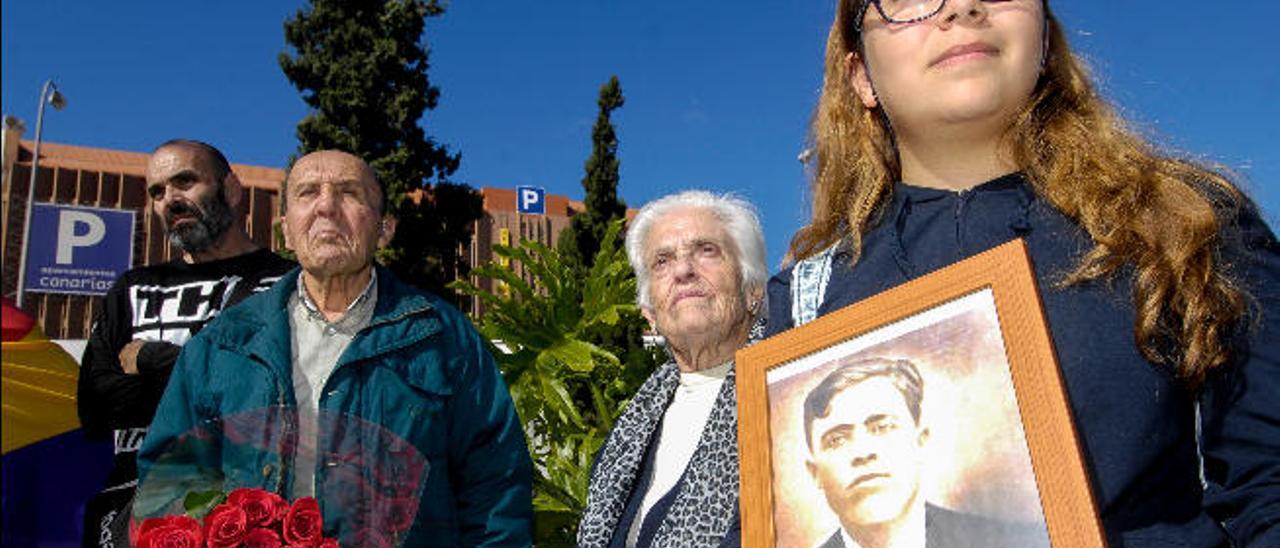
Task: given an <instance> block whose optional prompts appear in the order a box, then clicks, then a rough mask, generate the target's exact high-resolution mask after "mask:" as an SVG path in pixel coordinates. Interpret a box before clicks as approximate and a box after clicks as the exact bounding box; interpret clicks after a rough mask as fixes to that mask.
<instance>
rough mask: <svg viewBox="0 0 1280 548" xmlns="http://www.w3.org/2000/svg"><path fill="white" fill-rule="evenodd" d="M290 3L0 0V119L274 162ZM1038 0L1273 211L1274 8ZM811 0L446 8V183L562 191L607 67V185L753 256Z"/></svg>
mask: <svg viewBox="0 0 1280 548" xmlns="http://www.w3.org/2000/svg"><path fill="white" fill-rule="evenodd" d="M301 5H302V3H301V2H296V1H265V2H264V1H244V0H234V1H233V0H226V1H218V2H214V1H210V0H204V1H193V0H170V1H166V2H160V1H155V0H135V1H129V2H95V1H88V0H77V1H72V0H45V1H36V0H11V1H6V2H4V3H3V4H2V6H0V9H2V10H3V14H2V17H3V18H2V19H0V24H2V28H0V40H2V42H0V44H2V49H3V60H2V61H3V62H2V64H0V70H2V71H3V77H2V78H0V81H2V84H3V94H2V95H0V99H2V104H0V106H2V108H3V112H4V113H5V114H12V115H16V116H18V117H20V118H22V119H23V120H25V121H26V122H27V127H28V131H27V134H26V138H31V136H32V132H33V131H34V126H35V110H36V100H37V97H38V94H39V89H40V85H41V83H42V82H43V81H44V80H45V79H46V78H53V79H55V80H56V82H57V83H58V86H59V87H60V88H61V89H62V91H63V92H64V93H65V94H66V96H67V99H68V106H67V108H66V109H65V110H62V111H56V112H55V111H46V116H45V128H44V138H45V139H46V140H48V141H53V142H60V143H68V144H76V145H85V146H94V147H106V148H116V149H124V150H134V151H147V150H149V149H150V148H151V147H152V146H154V145H155V144H157V143H159V142H162V141H164V140H166V139H169V138H172V137H178V136H183V137H193V138H198V139H203V140H207V141H209V142H212V143H214V144H216V145H218V146H219V147H221V148H222V149H223V151H224V152H226V153H227V155H228V156H229V157H230V158H231V160H232V161H234V162H242V163H250V164H259V165H268V166H282V165H283V164H284V163H285V161H286V160H287V158H288V156H289V155H290V153H292V152H293V151H294V150H295V148H296V146H297V142H296V139H295V137H294V126H295V124H296V123H297V122H298V121H299V120H300V119H301V118H302V117H303V116H304V115H305V114H306V106H305V105H304V104H303V103H302V100H301V99H300V96H299V94H298V92H297V91H296V90H295V89H294V88H293V87H292V86H291V85H290V84H289V82H288V81H287V80H286V79H285V78H284V75H283V74H282V73H281V72H280V69H279V66H278V64H277V62H276V57H277V55H278V54H279V53H280V52H281V51H284V49H285V44H284V37H283V31H282V23H283V21H284V19H285V17H287V16H288V15H290V14H291V13H293V12H294V11H296V10H297V9H298V8H299V7H301ZM1241 5H1243V6H1246V7H1247V9H1250V10H1253V11H1252V12H1250V13H1246V14H1241V15H1236V16H1232V15H1231V14H1215V13H1211V12H1210V11H1209V10H1210V8H1211V7H1212V6H1213V4H1211V3H1204V2H1191V1H1187V0H1172V1H1165V2H1127V1H1126V2H1094V1H1089V2H1083V1H1073V2H1063V1H1059V2H1056V3H1055V4H1054V6H1055V11H1056V13H1057V14H1058V16H1059V17H1060V18H1061V19H1062V20H1063V21H1064V22H1065V24H1066V26H1067V28H1068V30H1069V32H1070V39H1071V41H1072V43H1073V45H1074V46H1075V47H1076V49H1077V50H1078V51H1079V52H1081V53H1082V54H1083V55H1084V56H1085V57H1086V58H1087V59H1088V60H1089V62H1090V63H1091V65H1092V66H1093V68H1094V70H1095V74H1096V76H1097V79H1098V81H1099V83H1100V86H1101V88H1102V90H1103V92H1104V93H1105V94H1106V96H1108V97H1109V98H1111V99H1112V100H1113V101H1114V102H1115V103H1116V104H1117V105H1118V106H1119V107H1120V109H1121V111H1122V112H1124V113H1125V114H1126V115H1128V116H1129V117H1130V118H1131V119H1132V120H1133V121H1134V122H1135V123H1136V125H1137V127H1138V128H1140V130H1141V131H1143V132H1144V133H1146V134H1147V135H1150V136H1152V137H1153V138H1154V139H1155V140H1157V142H1159V143H1161V144H1163V145H1166V146H1169V147H1171V148H1173V149H1176V150H1183V151H1188V152H1190V153H1192V154H1194V155H1196V157H1198V158H1201V159H1204V160H1209V161H1215V162H1220V163H1222V164H1225V165H1227V166H1229V167H1231V168H1234V169H1236V170H1237V171H1238V172H1239V173H1240V174H1242V175H1243V176H1244V177H1245V181H1244V185H1245V187H1246V189H1247V190H1248V191H1249V192H1250V193H1251V194H1252V195H1253V196H1254V197H1255V199H1257V200H1258V201H1259V202H1260V203H1261V204H1262V207H1263V210H1264V213H1265V215H1266V216H1267V218H1268V220H1269V221H1271V224H1272V226H1277V222H1276V221H1277V219H1280V191H1277V190H1276V186H1275V185H1276V184H1277V183H1278V182H1280V154H1277V152H1280V146H1278V143H1280V129H1277V127H1278V126H1280V100H1278V99H1280V63H1277V62H1276V60H1275V52H1276V51H1280V48H1278V47H1277V46H1276V45H1275V42H1274V40H1273V39H1270V38H1271V37H1273V36H1274V34H1275V30H1274V22H1275V21H1277V20H1280V4H1276V3H1273V2H1246V3H1243V4H1241ZM833 6H834V3H833V2H832V1H831V0H772V1H759V2H725V1H721V0H699V1H689V0H675V1H673V0H653V1H648V2H636V1H632V2H622V1H616V0H557V1H555V2H527V1H515V0H488V1H456V2H451V3H450V4H449V5H448V10H447V11H446V13H445V14H444V16H442V17H439V18H434V19H431V20H429V21H428V26H427V40H428V42H429V43H430V46H431V48H432V53H431V64H432V66H431V70H430V73H429V74H430V77H431V80H432V82H433V83H434V84H435V85H437V86H439V87H440V89H441V92H442V95H441V101H440V105H439V107H438V108H437V109H436V110H434V111H430V112H428V113H427V115H426V117H425V118H424V120H423V125H424V127H425V128H426V129H427V132H428V134H429V135H431V136H433V137H434V138H435V139H436V140H437V141H438V142H441V143H444V144H446V145H448V146H449V147H450V148H452V149H454V150H458V151H461V152H462V167H461V168H460V169H459V171H458V172H457V173H456V174H455V176H454V179H455V180H457V181H459V182H464V183H468V184H471V185H473V186H476V187H480V186H498V187H514V186H515V185H524V184H532V185H537V186H543V187H546V188H547V190H548V191H549V192H552V193H557V194H565V195H569V196H571V197H575V198H580V197H581V195H582V189H581V186H580V180H581V178H582V174H583V168H582V165H583V162H584V161H585V159H586V157H587V154H588V153H589V151H590V129H591V124H592V122H593V121H594V119H595V114H596V105H595V99H596V94H597V92H598V89H599V86H600V85H601V84H602V83H604V82H605V81H606V80H607V79H608V78H609V76H610V75H612V74H617V75H618V76H619V78H620V79H621V82H622V88H623V93H624V94H625V96H626V100H627V102H626V106H624V107H623V108H622V109H621V110H619V111H618V112H617V113H616V114H615V117H614V120H615V123H616V125H617V129H618V135H619V139H620V141H621V145H620V156H621V160H622V183H621V186H620V188H619V191H620V193H621V196H622V197H623V198H624V199H625V200H626V201H627V203H628V205H631V206H634V207H638V206H640V205H642V204H644V203H645V202H646V201H648V200H650V199H653V198H655V197H658V196H661V195H663V194H667V193H670V192H673V191H676V190H680V189H684V188H692V187H698V188H707V189H712V190H720V191H735V192H738V193H740V194H742V195H743V196H745V197H747V198H748V199H750V200H752V201H753V202H755V203H756V204H757V205H758V206H759V207H760V209H761V213H762V218H763V221H764V224H765V231H766V237H767V240H768V247H769V260H770V263H771V266H773V267H776V265H777V264H778V262H779V261H780V259H781V257H782V254H783V253H784V251H785V248H786V245H787V242H788V241H789V239H790V237H791V234H792V233H793V232H794V231H795V230H796V229H797V228H798V227H799V226H800V225H801V224H802V223H803V221H804V220H805V218H806V216H807V212H808V209H807V205H806V198H807V196H808V194H807V190H806V184H807V183H806V179H805V175H804V172H803V171H802V169H801V165H800V164H799V162H797V161H796V155H797V154H798V153H799V152H800V150H801V148H802V147H803V139H804V132H805V126H806V123H807V121H808V118H809V114H810V112H811V111H812V109H813V106H814V103H815V101H816V99H817V94H818V87H819V85H820V78H821V74H820V66H821V60H822V47H823V42H824V40H825V36H826V30H827V28H828V26H829V25H830V19H831V13H832V10H833Z"/></svg>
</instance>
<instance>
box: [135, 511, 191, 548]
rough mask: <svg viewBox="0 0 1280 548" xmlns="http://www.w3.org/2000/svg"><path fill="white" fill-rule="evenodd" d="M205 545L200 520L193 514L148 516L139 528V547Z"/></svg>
mask: <svg viewBox="0 0 1280 548" xmlns="http://www.w3.org/2000/svg"><path fill="white" fill-rule="evenodd" d="M201 546H204V535H203V534H202V533H201V532H200V522H198V521H196V518H193V517H191V516H164V517H160V518H147V520H146V521H143V522H142V526H141V527H139V528H138V547H139V548H152V547H155V548H187V547H190V548H199V547H201Z"/></svg>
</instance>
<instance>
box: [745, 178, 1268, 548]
mask: <svg viewBox="0 0 1280 548" xmlns="http://www.w3.org/2000/svg"><path fill="white" fill-rule="evenodd" d="M1018 237H1021V238H1025V240H1026V243H1027V247H1028V249H1029V251H1030V255H1031V259H1032V263H1033V265H1034V268H1035V271H1036V278H1037V281H1038V283H1039V289H1040V295H1041V299H1042V301H1043V306H1044V309H1045V314H1046V318H1047V320H1048V324H1049V329H1050V331H1051V334H1052V339H1053V344H1054V347H1055V351H1056V353H1057V357H1058V363H1059V365H1060V367H1061V368H1062V373H1063V377H1064V380H1065V383H1066V387H1067V392H1068V397H1069V398H1070V401H1071V408H1072V411H1073V416H1074V417H1073V418H1074V420H1075V423H1076V429H1077V432H1078V433H1079V437H1080V439H1081V442H1082V444H1083V448H1082V449H1083V453H1084V456H1085V461H1086V463H1087V464H1088V467H1089V470H1088V472H1089V475H1090V479H1091V480H1092V483H1093V485H1092V487H1093V491H1094V495H1095V498H1096V500H1097V502H1098V506H1099V508H1098V509H1099V512H1100V514H1101V519H1102V523H1103V527H1104V529H1105V532H1106V535H1107V538H1108V543H1109V544H1110V545H1111V546H1195V547H1204V546H1221V545H1225V544H1227V543H1228V541H1229V540H1230V542H1231V543H1232V544H1234V545H1237V546H1266V547H1280V319H1277V318H1276V315H1280V245H1278V244H1277V242H1276V238H1275V236H1274V235H1273V234H1272V232H1271V231H1270V230H1269V229H1268V228H1267V226H1266V224H1265V223H1264V222H1263V221H1262V220H1261V219H1260V218H1259V217H1258V214H1257V212H1256V210H1254V209H1253V208H1252V206H1251V205H1250V206H1248V207H1246V208H1244V209H1243V212H1242V213H1241V214H1240V215H1238V216H1236V217H1234V218H1232V219H1230V220H1229V222H1228V223H1227V226H1224V228H1223V232H1222V237H1223V245H1222V248H1221V250H1220V253H1219V256H1220V258H1221V260H1222V261H1223V264H1224V266H1225V267H1226V269H1227V271H1228V273H1229V274H1230V275H1231V276H1232V277H1233V278H1234V279H1235V280H1236V281H1237V282H1238V283H1239V284H1240V285H1241V287H1242V288H1243V289H1244V290H1245V291H1247V292H1248V293H1249V294H1250V295H1251V296H1252V298H1253V299H1254V302H1255V303H1256V305H1257V307H1256V310H1255V311H1254V312H1255V314H1254V315H1253V316H1251V320H1250V323H1249V325H1248V327H1247V329H1241V330H1240V334H1239V335H1238V336H1237V337H1235V338H1234V351H1235V352H1236V357H1235V359H1234V361H1233V362H1232V363H1230V364H1228V365H1227V366H1226V367H1223V368H1221V369H1219V370H1217V372H1216V373H1214V374H1212V375H1211V377H1210V378H1209V379H1208V381H1207V382H1206V383H1205V384H1204V385H1203V387H1202V388H1200V389H1198V390H1192V389H1190V388H1188V387H1187V384H1186V383H1185V382H1183V381H1181V380H1179V379H1178V378H1176V377H1175V375H1174V374H1173V372H1172V370H1171V369H1170V368H1169V367H1168V366H1161V365H1154V364H1152V363H1150V362H1148V361H1147V360H1145V359H1144V358H1143V357H1142V355H1141V354H1140V353H1139V351H1138V348H1137V346H1136V344H1135V343H1134V317H1135V313H1134V305H1133V297H1132V284H1131V280H1130V277H1131V276H1132V271H1131V270H1126V271H1124V273H1122V274H1118V275H1116V276H1114V277H1113V279H1110V280H1102V281H1096V282H1088V283H1081V284H1075V285H1071V286H1066V287H1062V286H1060V285H1059V283H1058V282H1060V281H1061V280H1062V279H1063V277H1064V276H1065V275H1066V274H1067V273H1069V272H1071V271H1072V270H1073V268H1074V267H1075V266H1076V265H1078V264H1079V261H1080V258H1081V257H1082V256H1083V254H1084V253H1085V252H1087V251H1088V250H1089V249H1090V248H1091V247H1092V241H1091V240H1090V239H1089V237H1088V234H1087V233H1085V232H1084V231H1083V230H1081V229H1080V228H1079V227H1078V226H1077V225H1076V224H1074V223H1073V222H1072V221H1071V220H1069V219H1067V218H1066V217H1065V216H1063V215H1062V214H1061V213H1060V212H1058V211H1057V210H1056V209H1054V208H1052V207H1051V206H1049V205H1048V204H1047V203H1046V202H1044V201H1042V200H1040V199H1039V198H1038V197H1037V196H1036V195H1035V193H1034V191H1032V190H1031V188H1030V187H1029V186H1028V185H1027V184H1025V182H1024V180H1023V179H1022V178H1021V176H1019V175H1016V174H1015V175H1008V176H1004V177H1001V178H998V179H995V180H993V181H990V182H987V183H985V184H983V185H980V186H978V187H975V188H973V189H970V190H966V191H963V192H952V191H946V190H936V189H926V188H920V187H912V186H909V185H905V184H899V185H897V186H896V187H895V189H894V197H893V199H892V202H891V203H890V204H889V206H888V207H887V209H886V210H885V212H884V214H883V215H882V216H881V217H880V220H879V221H878V223H877V224H876V226H875V227H874V228H872V229H871V230H869V231H868V232H867V233H866V234H865V235H864V238H863V252H862V258H861V259H860V260H859V261H858V263H857V264H856V265H855V266H853V267H852V268H850V266H849V261H850V251H849V247H848V244H847V242H846V243H844V244H843V246H842V247H838V248H837V250H836V252H835V255H834V257H833V260H832V267H831V278H830V281H829V282H828V286H827V289H826V293H825V296H824V298H823V300H822V304H821V306H820V307H819V309H818V313H819V314H820V315H821V314H826V313H828V312H832V311H835V310H838V309H840V308H842V307H844V306H847V305H849V304H852V303H855V302H858V301H860V300H862V299H865V298H867V297H870V296H872V295H875V294H876V293H879V292H881V291H884V290H886V289H889V288H891V287H894V286H897V285H900V284H902V283H904V282H906V281H908V280H911V279H913V278H916V277H919V276H921V275H924V274H927V273H929V272H931V271H934V270H936V269H938V268H941V267H943V266H946V265H949V264H951V263H954V262H956V261H958V260H961V259H964V258H966V257H969V256H972V255H974V254H976V253H979V252H982V251H985V250H987V249H990V248H992V247H994V246H996V245H999V244H1001V243H1004V242H1006V241H1009V240H1011V239H1014V238H1018ZM790 284H791V270H790V269H787V270H784V271H783V272H781V273H779V274H777V275H775V276H774V277H773V278H772V279H771V280H770V281H769V291H768V293H769V324H768V331H767V333H766V334H767V335H772V334H774V333H778V332H781V331H785V330H787V329H790V328H791V327H792V326H793V325H792V318H791V289H790ZM1197 401H1199V403H1200V413H1201V421H1200V423H1199V426H1200V428H1201V439H1200V440H1199V442H1197V434H1196V429H1197V419H1196V403H1197ZM1200 454H1203V460H1204V475H1205V482H1204V483H1202V481H1201V459H1200Z"/></svg>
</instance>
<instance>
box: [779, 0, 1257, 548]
mask: <svg viewBox="0 0 1280 548" xmlns="http://www.w3.org/2000/svg"><path fill="white" fill-rule="evenodd" d="M838 2H839V3H838V6H837V9H836V18H835V21H834V23H833V24H832V28H831V31H830V34H829V37H828V41H827V53H826V62H825V78H824V84H823V90H822V96H821V98H820V100H819V104H818V107H817V111H816V113H815V115H814V119H813V122H812V128H811V135H810V139H811V143H810V145H811V147H812V152H813V154H812V156H811V158H810V160H809V161H810V163H811V166H810V167H811V173H812V189H811V194H812V196H813V202H812V205H811V209H812V218H811V219H810V220H809V222H808V224H807V225H806V226H804V227H803V228H802V229H801V230H800V231H799V232H798V233H797V234H796V235H795V236H794V238H793V240H792V242H791V247H790V253H789V256H790V257H791V258H792V260H793V263H792V265H790V266H789V267H788V268H787V269H785V270H784V271H783V272H781V273H780V274H778V275H777V276H775V277H774V278H773V279H772V280H771V281H770V286H769V300H770V303H769V307H768V309H769V311H770V317H769V327H768V331H769V333H770V334H772V333H777V332H780V331H783V330H785V329H788V328H790V327H794V326H796V325H799V324H801V323H804V322H806V321H808V320H811V319H812V318H813V317H814V316H817V315H821V314H824V313H827V312H830V311H834V310H837V309H840V308H842V307H844V306H846V305H848V304H851V303H854V302H857V301H859V300H862V299H864V298H867V297H869V296H872V295H874V294H876V293H878V292H880V291H883V290H885V289H888V288H890V287H893V286H897V285H900V284H902V283H904V282H906V281H908V280H911V279H913V278H916V277H918V276H921V275H924V274H927V273H929V272H931V271H933V270H936V269H938V268H940V267H943V266H946V265H948V264H950V263H953V262H955V261H958V260H961V259H963V258H966V257H969V256H971V255H974V254H976V253H979V252H982V251H984V250H986V249H989V248H991V247H994V246H996V245H998V244H1001V243H1004V242H1006V241H1008V240H1010V239H1013V238H1024V239H1025V241H1026V243H1027V245H1028V248H1029V250H1030V253H1031V258H1032V263H1033V264H1034V267H1035V270H1036V275H1037V281H1038V284H1039V290H1040V294H1041V299H1042V301H1043V306H1044V308H1045V313H1046V317H1047V320H1048V324H1049V329H1050V331H1051V336H1052V339H1053V342H1054V347H1055V351H1056V353H1057V357H1058V361H1059V365H1060V367H1061V369H1062V374H1063V379H1064V381H1065V385H1066V390H1067V395H1068V397H1069V399H1070V402H1071V407H1072V410H1073V418H1074V420H1075V425H1076V429H1077V432H1078V434H1079V437H1080V441H1081V443H1082V452H1083V454H1084V456H1085V461H1086V463H1087V465H1088V467H1089V471H1088V472H1089V476H1090V477H1091V479H1092V482H1093V483H1092V491H1093V493H1094V497H1095V500H1096V502H1097V505H1098V511H1099V515H1100V517H1101V520H1102V524H1103V527H1104V529H1105V532H1106V535H1107V537H1108V541H1109V543H1110V544H1111V545H1113V546H1166V545H1168V546H1173V545H1177V546H1220V545H1226V544H1228V543H1230V544H1235V545H1239V546H1280V403H1276V402H1277V401H1280V400H1277V394H1280V319H1277V316H1280V245H1278V244H1277V241H1276V239H1275V236H1274V235H1273V234H1272V232H1271V230H1270V229H1269V228H1268V227H1267V226H1266V224H1265V223H1264V222H1263V221H1262V220H1261V218H1260V215H1259V213H1258V211H1257V210H1256V208H1255V206H1254V205H1253V204H1252V202H1251V201H1250V200H1248V199H1247V198H1246V197H1245V196H1244V195H1243V194H1242V193H1241V192H1240V190H1239V189H1238V188H1237V187H1236V185H1235V184H1234V183H1233V182H1232V181H1231V179H1230V178H1229V176H1228V175H1227V174H1225V173H1224V172H1223V171H1221V170H1218V169H1216V168H1214V167H1210V166H1206V165H1203V164H1201V163H1198V162H1195V161H1192V160H1189V159H1186V158H1183V157H1179V156H1173V155H1169V154H1166V153H1164V152H1162V151H1161V150H1160V149H1159V148H1158V147H1157V146H1156V145H1154V144H1152V143H1150V142H1148V141H1146V140H1145V139H1143V138H1142V137H1141V136H1140V135H1138V134H1136V133H1135V132H1133V131H1132V130H1130V128H1129V126H1128V124H1127V123H1126V122H1125V121H1124V120H1123V119H1122V118H1120V117H1119V116H1118V115H1117V114H1116V112H1115V111H1114V109H1113V108H1112V107H1111V106H1110V105H1108V104H1107V103H1106V102H1105V101H1104V100H1103V99H1101V98H1100V96H1099V94H1098V92H1097V91H1096V89H1095V87H1094V84H1093V82H1092V80H1091V78H1090V75H1089V74H1088V72H1087V71H1086V69H1085V67H1084V65H1083V63H1082V62H1081V61H1080V60H1079V59H1077V58H1076V56H1075V55H1074V54H1073V53H1072V51H1071V49H1070V47H1069V45H1068V44H1067V42H1066V38H1065V33H1064V31H1063V29H1062V27H1061V25H1060V24H1059V22H1058V21H1057V19H1055V18H1054V16H1053V13H1052V12H1051V10H1050V7H1049V5H1048V1H1047V0H1044V1H1042V0H1003V1H980V0H871V1H867V0H838ZM815 267H816V268H815ZM793 303H795V304H796V306H795V307H794V308H793ZM806 303H813V304H811V305H810V304H806Z"/></svg>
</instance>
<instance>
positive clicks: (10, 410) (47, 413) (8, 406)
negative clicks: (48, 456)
mask: <svg viewBox="0 0 1280 548" xmlns="http://www.w3.org/2000/svg"><path fill="white" fill-rule="evenodd" d="M0 344H3V348H2V349H0V350H3V356H4V358H3V374H4V375H3V381H4V384H3V391H2V393H0V401H3V422H4V424H3V430H2V432H3V436H2V437H3V438H4V447H3V454H8V453H9V452H10V451H13V450H15V449H19V448H22V447H25V446H27V445H29V444H32V443H35V442H38V441H41V440H45V439H48V438H51V437H53V436H57V435H59V434H62V433H65V432H68V431H71V430H74V429H76V428H79V427H80V419H79V418H77V417H76V380H77V378H78V377H79V375H80V366H79V365H77V364H76V361H75V359H73V358H72V357H71V355H69V354H67V352H66V351H65V350H63V349H62V347H60V346H58V345H57V344H56V343H54V342H53V341H51V340H49V339H48V338H46V337H45V336H44V334H43V333H41V332H40V330H39V329H38V328H37V329H32V330H31V331H30V332H29V333H27V334H26V336H25V337H23V338H22V339H21V340H17V341H6V342H3V343H0Z"/></svg>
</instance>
